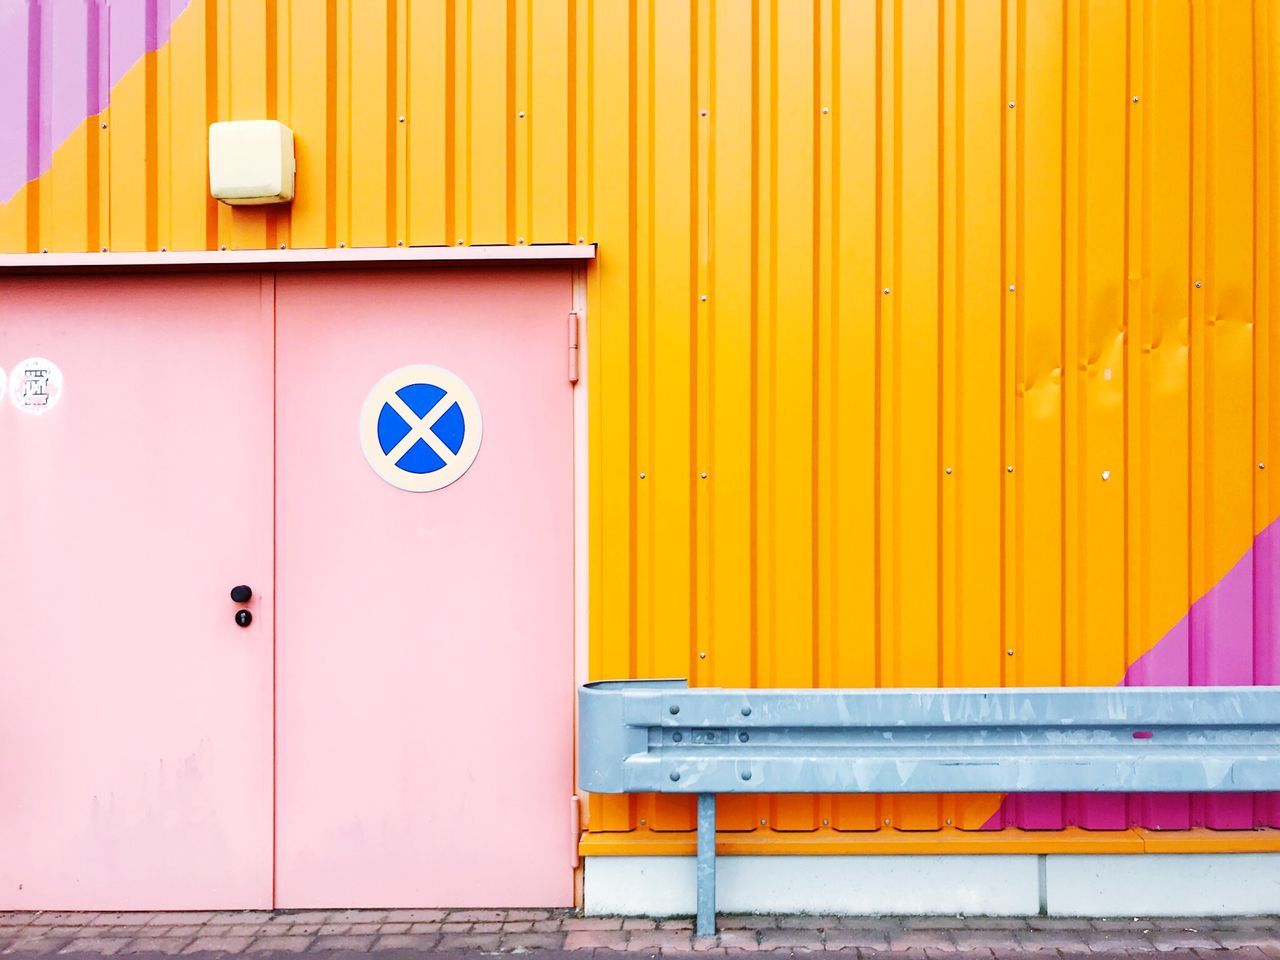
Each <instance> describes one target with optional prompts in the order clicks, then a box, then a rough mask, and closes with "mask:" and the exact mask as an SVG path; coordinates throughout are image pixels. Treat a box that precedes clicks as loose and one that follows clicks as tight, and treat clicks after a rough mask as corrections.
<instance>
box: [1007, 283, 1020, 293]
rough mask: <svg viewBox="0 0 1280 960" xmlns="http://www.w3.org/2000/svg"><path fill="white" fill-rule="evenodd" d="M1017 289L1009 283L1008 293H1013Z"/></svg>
mask: <svg viewBox="0 0 1280 960" xmlns="http://www.w3.org/2000/svg"><path fill="white" fill-rule="evenodd" d="M1017 289H1018V288H1017V287H1016V286H1014V285H1013V284H1012V283H1011V284H1009V292H1010V293H1013V291H1015V290H1017Z"/></svg>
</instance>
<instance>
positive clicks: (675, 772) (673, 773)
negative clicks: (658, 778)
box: [671, 770, 680, 780]
mask: <svg viewBox="0 0 1280 960" xmlns="http://www.w3.org/2000/svg"><path fill="white" fill-rule="evenodd" d="M671 779H672V780H679V779H680V771H679V770H672V771H671Z"/></svg>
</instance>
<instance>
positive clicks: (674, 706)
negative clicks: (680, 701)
mask: <svg viewBox="0 0 1280 960" xmlns="http://www.w3.org/2000/svg"><path fill="white" fill-rule="evenodd" d="M679 712H680V707H679V705H677V704H674V703H673V704H672V705H671V706H669V707H667V713H669V714H671V715H672V716H673V717H674V716H675V715H676V714H677V713H679Z"/></svg>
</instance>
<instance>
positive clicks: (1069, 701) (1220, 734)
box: [578, 680, 1280, 793]
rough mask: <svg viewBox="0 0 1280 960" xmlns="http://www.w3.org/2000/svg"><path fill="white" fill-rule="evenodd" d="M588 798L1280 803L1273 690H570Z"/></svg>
mask: <svg viewBox="0 0 1280 960" xmlns="http://www.w3.org/2000/svg"><path fill="white" fill-rule="evenodd" d="M579 718H580V745H579V771H578V777H579V784H580V786H581V787H582V788H583V789H584V790H588V791H591V792H594V793H641V792H660V793H921V792H923V793H969V792H975V793H986V792H1023V791H1026V792H1037V791H1059V790H1069V791H1077V792H1079V791H1108V792H1117V791H1120V792H1123V791H1142V792H1170V791H1176V792H1195V791H1213V792H1224V791H1251V790H1280V687H1141V688H1138V687H1074V688H1072V687H1065V688H1013V689H990V690H988V689H966V688H956V689H946V690H939V689H930V690H917V689H900V690H756V689H751V690H747V689H732V690H731V689H719V688H713V687H701V688H689V687H687V686H686V685H685V682H684V681H682V680H659V681H655V680H622V681H606V682H602V683H593V684H587V685H586V686H584V687H582V688H581V689H580V691H579Z"/></svg>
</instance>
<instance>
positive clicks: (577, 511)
mask: <svg viewBox="0 0 1280 960" xmlns="http://www.w3.org/2000/svg"><path fill="white" fill-rule="evenodd" d="M596 254H597V249H596V244H594V243H577V244H571V243H558V244H534V245H531V246H509V245H494V246H467V245H463V246H457V247H357V248H351V249H348V248H341V249H328V248H326V249H318V248H317V249H297V250H226V249H223V250H216V251H214V250H187V251H181V250H175V251H131V252H130V251H122V252H103V253H0V281H3V279H4V278H7V277H18V276H51V275H53V276H68V277H69V276H85V275H89V276H93V275H99V274H144V275H152V276H163V275H164V274H166V273H203V272H211V273H220V272H252V273H260V274H264V275H265V274H270V275H271V279H272V283H273V284H274V282H275V276H274V275H275V274H276V273H278V272H282V271H291V272H292V271H308V270H325V271H331V270H335V269H364V270H370V269H388V270H394V269H411V268H414V267H429V266H436V265H444V264H454V265H457V266H458V267H459V268H460V269H465V267H466V266H467V265H469V264H472V265H474V264H489V265H495V264H502V263H523V264H545V265H548V266H551V265H553V264H556V263H560V264H563V265H564V266H565V268H566V269H567V270H568V271H569V275H570V283H571V290H572V293H571V307H570V310H571V312H572V313H573V314H576V316H577V348H578V357H579V358H580V360H579V362H578V364H577V380H576V381H574V382H572V388H573V398H572V411H573V412H572V417H573V425H572V437H573V450H572V456H573V469H572V474H573V534H572V535H573V574H572V576H573V583H572V591H573V599H572V603H573V611H572V624H573V626H572V632H573V637H572V641H571V642H572V644H573V655H572V664H573V676H572V677H571V678H568V679H569V681H570V685H569V686H568V688H567V689H566V691H565V693H566V695H567V696H569V697H571V698H572V718H573V743H572V744H571V756H572V763H573V778H572V782H571V783H570V784H568V785H567V789H568V795H567V796H566V798H565V799H566V801H567V806H568V809H567V810H566V822H565V825H564V826H565V829H567V830H570V831H571V832H572V834H573V836H574V843H573V854H572V861H571V863H570V864H566V867H567V868H569V869H572V870H573V875H574V882H573V888H574V903H575V905H576V906H578V907H581V906H582V902H583V895H582V894H583V879H584V878H583V870H582V864H581V859H580V857H579V856H578V852H577V851H578V844H577V836H578V833H579V827H580V823H581V820H582V808H583V805H584V804H585V797H583V796H582V795H581V794H580V792H579V790H578V785H577V769H578V744H577V740H578V737H577V731H578V698H577V696H576V691H577V688H578V686H579V685H581V684H583V683H585V682H586V681H587V679H588V648H589V639H590V582H589V572H590V517H591V511H590V502H589V497H588V491H589V490H590V446H589V435H590V431H589V423H588V420H589V413H590V406H589V399H590V398H589V393H588V390H589V389H590V388H589V380H590V377H589V371H590V368H591V364H590V363H589V362H587V359H588V358H589V357H590V353H589V349H590V346H589V342H588V336H587V330H588V323H587V271H588V269H589V264H590V263H591V261H593V260H595V259H596ZM568 322H569V318H567V317H566V324H568ZM273 324H274V317H273ZM568 354H569V349H568V332H567V330H566V348H565V361H566V364H565V366H566V379H568V364H569V358H568ZM273 416H274V414H273ZM273 445H274V440H273ZM273 487H274V484H273ZM272 497H273V499H274V497H275V491H274V489H273V491H272ZM272 536H273V538H274V536H275V533H274V530H273V531H272ZM274 646H275V640H274V637H273V638H272V647H273V649H274ZM273 659H274V653H273ZM273 709H274V708H273ZM275 749H276V744H275V730H274V729H273V730H272V754H273V757H274V754H275ZM273 766H274V760H273ZM273 776H274V774H273ZM273 807H274V804H273ZM275 829H276V827H275V813H274V810H273V814H272V836H273V838H274V835H275ZM271 863H272V908H273V909H274V907H275V869H276V863H275V850H274V841H273V849H272V853H271Z"/></svg>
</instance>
